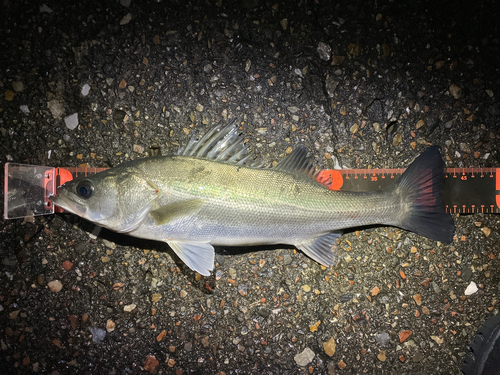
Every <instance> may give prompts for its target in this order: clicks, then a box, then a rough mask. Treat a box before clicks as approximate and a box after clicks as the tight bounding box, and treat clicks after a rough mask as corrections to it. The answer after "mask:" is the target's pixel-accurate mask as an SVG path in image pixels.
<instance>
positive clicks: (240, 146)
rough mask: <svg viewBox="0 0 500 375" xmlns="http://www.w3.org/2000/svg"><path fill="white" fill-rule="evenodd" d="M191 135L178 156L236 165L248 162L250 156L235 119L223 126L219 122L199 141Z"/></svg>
mask: <svg viewBox="0 0 500 375" xmlns="http://www.w3.org/2000/svg"><path fill="white" fill-rule="evenodd" d="M196 137H197V134H193V136H192V137H191V139H190V140H189V142H188V144H187V146H186V148H185V149H184V150H179V153H178V155H182V156H191V157H195V158H205V159H210V160H217V161H225V162H229V163H234V164H238V165H244V164H246V163H247V162H248V160H249V159H250V157H251V154H250V153H249V152H248V149H247V147H246V146H245V144H244V142H243V137H240V133H239V131H238V125H237V119H233V120H231V122H229V124H227V125H226V126H224V125H223V124H221V122H220V121H219V122H218V123H217V125H216V126H215V127H214V128H213V129H212V130H210V131H209V132H208V133H207V134H205V135H204V136H203V137H202V138H201V139H200V140H197V139H196Z"/></svg>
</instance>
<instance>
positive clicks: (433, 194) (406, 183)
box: [397, 146, 455, 243]
mask: <svg viewBox="0 0 500 375" xmlns="http://www.w3.org/2000/svg"><path fill="white" fill-rule="evenodd" d="M444 167H445V165H444V162H443V159H442V158H441V154H440V153H439V149H438V147H437V146H432V147H429V148H428V149H427V150H425V151H424V152H423V153H422V154H421V155H420V156H419V157H418V158H416V159H415V161H414V162H413V163H412V164H411V165H410V166H409V167H408V168H407V169H406V171H405V172H404V173H403V175H402V176H401V179H400V180H399V185H398V187H399V189H398V190H399V191H400V192H401V194H403V195H404V200H405V201H406V202H410V208H409V210H408V213H407V215H405V216H404V217H403V219H402V220H401V222H400V223H399V224H397V226H398V227H400V228H403V229H406V230H409V231H411V232H415V233H417V234H420V235H421V236H424V237H427V238H430V239H432V240H435V241H441V242H445V243H450V242H451V241H452V240H453V234H454V232H455V224H454V223H453V219H452V217H451V215H450V214H448V213H446V212H445V207H444V204H443V200H442V197H441V194H442V191H443V185H444Z"/></svg>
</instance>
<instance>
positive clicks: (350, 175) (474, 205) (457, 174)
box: [318, 168, 500, 214]
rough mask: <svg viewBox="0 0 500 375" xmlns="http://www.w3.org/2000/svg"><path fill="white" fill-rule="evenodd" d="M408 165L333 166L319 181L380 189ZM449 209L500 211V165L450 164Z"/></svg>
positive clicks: (357, 188) (447, 181) (447, 174)
mask: <svg viewBox="0 0 500 375" xmlns="http://www.w3.org/2000/svg"><path fill="white" fill-rule="evenodd" d="M404 171H405V169H331V170H324V171H321V172H320V173H319V175H318V181H319V182H321V183H325V184H328V185H329V187H330V189H334V190H341V191H378V190H382V189H384V188H386V187H387V186H389V185H390V184H391V183H392V182H393V181H394V180H395V179H396V178H397V177H398V176H400V175H401V174H402V173H403V172H404ZM443 202H444V204H445V207H446V212H449V213H454V214H473V213H478V212H482V213H485V214H493V213H496V214H498V213H500V168H446V169H445V180H444V187H443Z"/></svg>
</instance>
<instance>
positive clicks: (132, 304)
mask: <svg viewBox="0 0 500 375" xmlns="http://www.w3.org/2000/svg"><path fill="white" fill-rule="evenodd" d="M136 306H137V305H136V304H135V303H131V304H130V305H125V306H124V307H123V311H126V312H131V311H132V310H133V309H135V308H136Z"/></svg>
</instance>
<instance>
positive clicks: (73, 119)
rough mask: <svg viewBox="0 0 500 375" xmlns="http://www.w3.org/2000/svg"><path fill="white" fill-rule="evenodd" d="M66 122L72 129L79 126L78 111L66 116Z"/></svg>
mask: <svg viewBox="0 0 500 375" xmlns="http://www.w3.org/2000/svg"><path fill="white" fill-rule="evenodd" d="M64 123H65V124H66V127H67V128H68V129H70V130H74V129H75V128H76V127H77V126H78V113H73V114H72V115H69V116H67V117H65V118H64Z"/></svg>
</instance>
